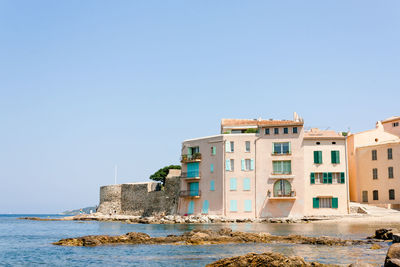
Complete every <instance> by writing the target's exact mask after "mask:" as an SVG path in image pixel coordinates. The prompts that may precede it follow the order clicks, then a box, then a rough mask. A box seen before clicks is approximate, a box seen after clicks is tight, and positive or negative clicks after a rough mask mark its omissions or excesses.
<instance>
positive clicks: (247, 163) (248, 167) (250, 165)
mask: <svg viewBox="0 0 400 267" xmlns="http://www.w3.org/2000/svg"><path fill="white" fill-rule="evenodd" d="M252 170H254V160H253V159H242V171H252Z"/></svg>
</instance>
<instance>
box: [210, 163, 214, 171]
mask: <svg viewBox="0 0 400 267" xmlns="http://www.w3.org/2000/svg"><path fill="white" fill-rule="evenodd" d="M210 172H214V164H210Z"/></svg>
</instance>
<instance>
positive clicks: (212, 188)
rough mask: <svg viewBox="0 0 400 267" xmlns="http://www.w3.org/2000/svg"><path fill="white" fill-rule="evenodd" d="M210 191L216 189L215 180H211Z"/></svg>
mask: <svg viewBox="0 0 400 267" xmlns="http://www.w3.org/2000/svg"><path fill="white" fill-rule="evenodd" d="M210 191H215V181H214V180H211V181H210Z"/></svg>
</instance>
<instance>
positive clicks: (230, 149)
mask: <svg viewBox="0 0 400 267" xmlns="http://www.w3.org/2000/svg"><path fill="white" fill-rule="evenodd" d="M234 148H235V143H234V142H232V141H231V142H229V141H226V143H225V152H234V151H235V150H234Z"/></svg>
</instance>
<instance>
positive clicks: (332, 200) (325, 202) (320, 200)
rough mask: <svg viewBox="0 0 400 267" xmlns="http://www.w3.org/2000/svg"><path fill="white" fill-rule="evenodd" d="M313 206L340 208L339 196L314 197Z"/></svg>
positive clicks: (315, 207) (316, 207)
mask: <svg viewBox="0 0 400 267" xmlns="http://www.w3.org/2000/svg"><path fill="white" fill-rule="evenodd" d="M313 208H314V209H318V208H321V209H330V208H332V209H337V208H338V198H337V197H315V198H313Z"/></svg>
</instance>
